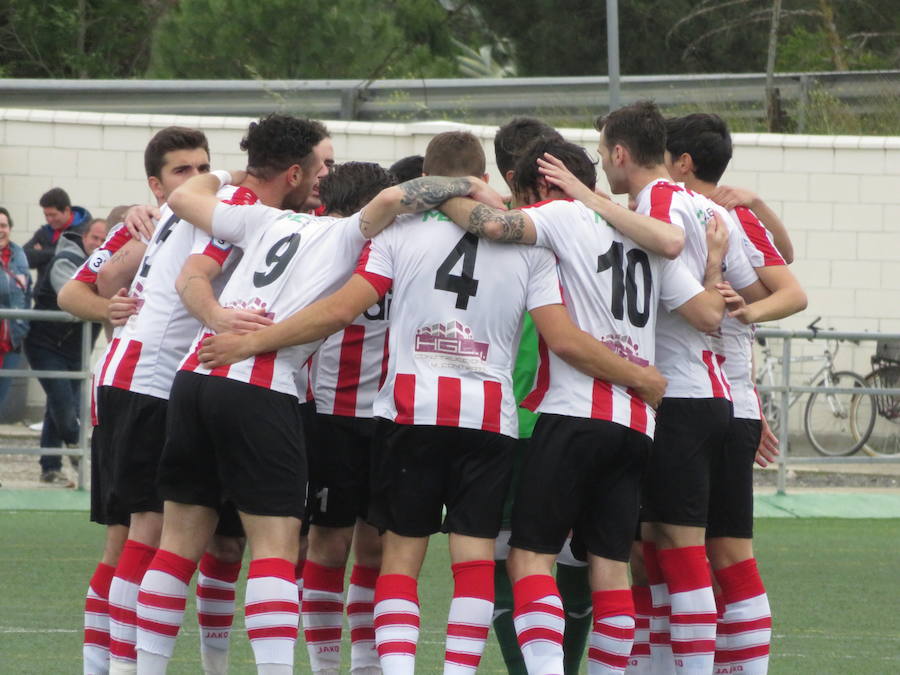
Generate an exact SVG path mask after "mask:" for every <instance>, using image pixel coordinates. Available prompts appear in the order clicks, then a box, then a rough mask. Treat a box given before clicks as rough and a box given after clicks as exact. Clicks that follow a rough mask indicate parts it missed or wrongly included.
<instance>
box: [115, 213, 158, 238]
mask: <svg viewBox="0 0 900 675" xmlns="http://www.w3.org/2000/svg"><path fill="white" fill-rule="evenodd" d="M158 219H159V209H158V208H156V207H155V206H146V205H144V204H135V205H134V206H132V207H131V208H130V209H128V211H126V212H125V218H124V220H123V221H122V222H124V223H125V227H126V228H127V229H128V234H130V235H131V237H132V238H133V239H137V240H138V241H150V238H151V237H152V236H153V230H155V229H156V221H157V220H158Z"/></svg>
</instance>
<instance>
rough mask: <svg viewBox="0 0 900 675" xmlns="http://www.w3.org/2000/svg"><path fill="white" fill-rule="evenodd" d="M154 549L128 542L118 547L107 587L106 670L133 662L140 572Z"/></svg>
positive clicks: (151, 557) (147, 565) (138, 543)
mask: <svg viewBox="0 0 900 675" xmlns="http://www.w3.org/2000/svg"><path fill="white" fill-rule="evenodd" d="M155 553H156V549H155V548H153V547H152V546H147V545H146V544H142V543H140V542H137V541H134V540H133V539H129V540H128V541H126V542H125V545H124V546H123V547H122V555H121V556H119V564H118V565H116V573H115V576H113V580H112V583H111V584H110V586H109V658H110V666H111V667H113V666H114V665H115V664H113V663H112V662H114V661H116V662H119V664H120V665H122V666H124V667H126V669H127V668H128V664H131V666H133V665H134V663H135V662H136V661H137V654H135V651H134V644H135V641H136V640H137V597H138V589H139V588H140V585H141V579H143V577H144V572H146V571H147V568H148V567H149V566H150V561H151V560H153V555H154V554H155Z"/></svg>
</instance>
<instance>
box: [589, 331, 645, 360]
mask: <svg viewBox="0 0 900 675" xmlns="http://www.w3.org/2000/svg"><path fill="white" fill-rule="evenodd" d="M600 342H602V343H603V344H605V345H606V346H607V347H608V348H609V349H610V351H613V352H615V353H616V354H618V355H619V356H621V357H622V358H623V359H628V360H629V361H631V362H632V363H635V364H637V365H639V366H641V367H646V366H649V365H650V362H649V361H648V360H647V359H645V358H643V357H642V356H641V355H640V354H639V353H638V352H639V351H640V346H639V345H638V343H637V342H635V341H634V340H632V339H631V338H630V337H629V336H627V335H619V334H618V333H610V334H609V335H604V336H603V337H602V338H600Z"/></svg>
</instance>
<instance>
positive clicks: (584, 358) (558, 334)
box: [530, 305, 666, 407]
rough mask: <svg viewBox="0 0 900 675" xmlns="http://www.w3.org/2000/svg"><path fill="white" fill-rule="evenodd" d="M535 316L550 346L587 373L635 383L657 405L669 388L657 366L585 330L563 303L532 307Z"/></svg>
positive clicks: (566, 360) (573, 365)
mask: <svg viewBox="0 0 900 675" xmlns="http://www.w3.org/2000/svg"><path fill="white" fill-rule="evenodd" d="M530 314H531V318H532V319H533V320H534V325H535V327H536V328H537V330H538V332H539V333H540V334H541V337H542V338H544V342H546V343H547V347H548V348H549V349H550V350H551V351H552V352H553V353H554V354H556V355H557V356H559V357H560V358H561V359H562V360H563V361H565V362H566V363H568V364H569V365H570V366H572V367H573V368H577V369H578V370H580V371H581V372H583V373H584V374H585V375H589V376H590V377H594V378H597V379H599V380H604V381H606V382H611V383H612V384H618V385H621V386H623V387H631V388H632V389H634V390H636V391H637V392H638V395H639V396H640V397H641V398H642V399H643V400H644V401H646V402H647V403H649V404H650V405H652V406H654V407H656V406H657V405H659V401H660V399H662V397H663V394H664V393H665V391H666V379H665V378H664V377H663V376H662V375H661V374H660V373H659V371H658V370H656V368H654V367H653V366H647V367H641V366H639V365H637V364H636V363H632V362H631V361H629V360H628V359H625V358H623V357H621V356H619V355H618V354H615V353H614V352H613V351H612V350H611V349H609V347H607V346H606V345H604V344H603V343H602V342H600V341H599V340H597V339H596V338H594V337H593V336H591V335H590V334H589V333H587V332H585V331H583V330H581V329H580V328H579V327H578V326H576V325H575V322H573V321H572V318H571V317H570V316H569V312H568V311H567V310H566V308H565V307H564V306H563V305H544V306H543V307H537V308H535V309H532V310H531V312H530Z"/></svg>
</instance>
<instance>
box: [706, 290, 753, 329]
mask: <svg viewBox="0 0 900 675" xmlns="http://www.w3.org/2000/svg"><path fill="white" fill-rule="evenodd" d="M716 290H717V291H719V293H720V294H721V295H722V297H723V298H725V306H726V308H727V310H728V316H730V317H731V318H732V319H737V320H738V321H740V322H741V323H743V324H747V325H750V324H752V323H756V318H755V314H754V312H753V307H752V306H750V305H748V304H747V301H746V300H744V297H743V296H742V295H741V294H740V293H738V292H737V291H736V290H734V288H732V286H731V284H729V283H728V282H727V281H723V282H722V283H720V284H716Z"/></svg>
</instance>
